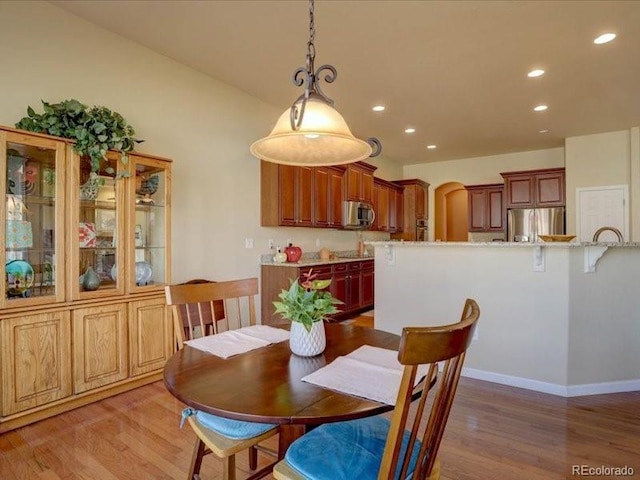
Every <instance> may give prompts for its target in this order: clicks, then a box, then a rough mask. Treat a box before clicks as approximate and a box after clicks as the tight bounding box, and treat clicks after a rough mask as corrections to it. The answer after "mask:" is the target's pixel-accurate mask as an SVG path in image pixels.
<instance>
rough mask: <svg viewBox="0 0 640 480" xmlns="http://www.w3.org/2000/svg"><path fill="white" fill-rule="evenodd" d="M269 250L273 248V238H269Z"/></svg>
mask: <svg viewBox="0 0 640 480" xmlns="http://www.w3.org/2000/svg"><path fill="white" fill-rule="evenodd" d="M269 250H273V238H270V239H269Z"/></svg>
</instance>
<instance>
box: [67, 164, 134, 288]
mask: <svg viewBox="0 0 640 480" xmlns="http://www.w3.org/2000/svg"><path fill="white" fill-rule="evenodd" d="M126 168H127V167H126V165H123V164H122V162H121V161H120V154H118V153H114V152H109V153H108V154H107V159H106V160H103V161H102V162H101V166H100V170H99V171H97V172H92V171H91V164H90V161H89V160H88V159H86V158H80V157H78V156H77V155H73V168H72V171H73V174H74V178H73V179H72V181H71V182H70V183H69V185H70V189H71V192H70V193H69V198H70V199H71V208H70V209H69V210H70V214H71V215H72V216H71V220H70V225H72V234H71V235H70V237H71V238H70V239H69V242H70V244H71V257H70V258H71V261H70V262H69V263H70V274H69V277H70V279H71V282H74V283H73V284H72V288H71V292H72V300H78V299H81V298H94V297H102V296H111V295H122V294H123V293H124V284H125V282H124V278H125V276H124V273H123V272H122V271H121V270H122V269H121V268H119V267H120V266H122V265H125V263H124V262H125V257H124V248H123V244H124V239H125V216H126V209H125V208H124V205H125V200H124V198H125V191H126V188H125V186H126V178H119V176H118V173H120V176H122V173H123V172H124V171H126ZM73 226H75V231H73V230H74V228H73Z"/></svg>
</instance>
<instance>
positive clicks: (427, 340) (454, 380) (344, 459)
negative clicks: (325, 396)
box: [273, 299, 480, 480]
mask: <svg viewBox="0 0 640 480" xmlns="http://www.w3.org/2000/svg"><path fill="white" fill-rule="evenodd" d="M479 316H480V309H479V308H478V304H477V303H476V302H475V301H474V300H472V299H467V300H466V301H465V304H464V309H463V312H462V318H461V320H460V321H459V322H458V323H454V324H451V325H443V326H434V327H406V328H403V329H402V338H401V341H400V349H399V353H398V361H399V362H400V364H402V365H404V367H403V373H402V380H401V382H400V389H399V391H398V396H397V399H396V404H395V407H394V409H393V413H392V415H391V420H388V419H387V418H385V417H383V416H376V417H368V418H362V419H357V420H349V421H346V422H335V423H326V424H324V425H321V426H319V427H317V428H315V429H314V430H311V431H310V432H309V433H307V434H305V435H303V436H302V437H300V438H298V439H297V440H295V441H294V442H293V443H292V444H291V446H290V447H289V449H288V450H287V453H286V454H285V458H284V459H283V460H281V461H280V462H278V463H277V464H276V466H275V467H274V469H273V475H274V477H275V478H276V479H278V480H302V479H306V480H325V479H326V480H339V479H351V478H357V479H359V480H366V479H375V478H377V479H378V480H391V479H399V478H400V479H408V478H411V479H413V480H426V479H428V480H436V479H439V478H440V462H439V460H438V458H437V454H438V447H439V446H440V441H441V440H442V435H443V433H444V429H445V426H446V423H447V418H448V416H449V411H450V409H451V405H452V403H453V398H454V396H455V392H456V388H457V385H458V380H459V378H460V371H461V369H462V364H463V363H464V357H465V352H466V350H467V348H468V347H469V344H470V343H471V339H472V337H473V331H474V329H475V326H476V322H477V320H478V318H479ZM440 363H443V365H442V367H443V368H442V371H441V372H439V373H438V376H439V377H440V378H439V379H438V381H437V383H435V385H434V386H433V387H431V385H433V384H432V383H431V382H428V381H423V382H420V384H419V385H418V388H422V391H416V388H414V384H415V380H416V372H417V370H418V366H419V365H428V366H429V367H428V373H427V377H426V378H432V377H433V375H434V374H435V373H436V372H437V369H438V365H439V364H440ZM432 390H433V391H434V392H435V394H434V398H433V400H432V401H431V406H430V407H429V408H427V399H428V398H429V397H430V395H429V393H430V392H431V391H432ZM416 394H418V395H419V399H416ZM413 399H416V402H415V403H414V404H413V406H412V400H413ZM410 411H411V412H410ZM412 417H413V419H412Z"/></svg>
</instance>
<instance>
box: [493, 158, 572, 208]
mask: <svg viewBox="0 0 640 480" xmlns="http://www.w3.org/2000/svg"><path fill="white" fill-rule="evenodd" d="M500 175H502V177H503V178H504V180H505V197H506V198H505V208H507V209H509V208H536V207H562V206H564V205H565V169H564V168H548V169H542V170H526V171H520V172H503V173H501V174H500Z"/></svg>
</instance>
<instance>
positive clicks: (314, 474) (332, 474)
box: [285, 417, 420, 480]
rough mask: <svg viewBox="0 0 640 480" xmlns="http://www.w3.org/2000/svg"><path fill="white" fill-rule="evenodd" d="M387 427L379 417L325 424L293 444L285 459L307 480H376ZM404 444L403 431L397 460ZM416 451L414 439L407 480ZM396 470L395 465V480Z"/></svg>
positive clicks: (402, 451)
mask: <svg viewBox="0 0 640 480" xmlns="http://www.w3.org/2000/svg"><path fill="white" fill-rule="evenodd" d="M390 425H391V423H390V422H389V420H387V419H386V418H383V417H369V418H362V419H358V420H350V421H348V422H337V423H326V424H324V425H321V426H319V427H318V428H315V429H314V430H311V431H310V432H309V433H307V434H305V435H303V436H302V437H300V438H299V439H297V440H296V441H295V442H293V444H291V446H290V447H289V449H288V450H287V453H286V454H285V459H286V461H287V462H288V463H289V465H291V466H292V467H293V468H295V469H296V470H297V471H298V472H300V473H301V474H302V475H303V476H304V477H305V478H308V479H309V480H324V479H326V480H353V479H355V478H357V479H358V480H366V479H376V478H378V470H379V469H380V464H381V463H382V453H383V451H384V445H385V442H386V441H387V433H388V432H389V426H390ZM408 442H409V432H405V433H404V437H403V440H402V448H401V451H400V458H403V456H404V453H405V452H406V449H407V444H408ZM419 450H420V442H419V441H417V440H416V445H415V446H414V449H413V452H412V454H411V461H410V463H409V469H408V472H407V478H411V475H412V474H413V470H414V469H415V464H416V460H417V458H418V451H419ZM400 470H401V465H398V468H397V469H396V474H395V478H398V476H399V475H400Z"/></svg>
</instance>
